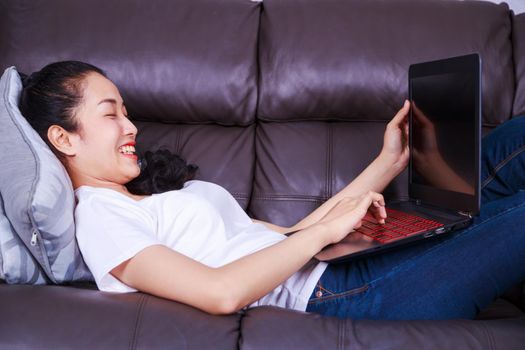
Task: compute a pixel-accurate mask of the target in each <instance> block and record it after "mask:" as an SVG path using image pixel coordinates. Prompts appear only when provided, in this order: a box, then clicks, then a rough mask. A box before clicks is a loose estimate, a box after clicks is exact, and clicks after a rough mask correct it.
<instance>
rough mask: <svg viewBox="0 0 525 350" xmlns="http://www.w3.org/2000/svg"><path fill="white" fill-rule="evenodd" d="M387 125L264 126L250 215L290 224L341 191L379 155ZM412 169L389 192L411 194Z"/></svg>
mask: <svg viewBox="0 0 525 350" xmlns="http://www.w3.org/2000/svg"><path fill="white" fill-rule="evenodd" d="M385 127H386V123H384V122H357V121H356V122H322V121H308V122H290V123H273V122H260V123H259V124H258V126H257V131H256V139H255V144H256V147H255V149H256V152H257V155H256V165H255V182H254V189H253V195H252V199H251V203H250V212H251V213H252V214H253V216H255V217H257V218H260V219H262V220H270V221H271V222H273V223H276V224H280V225H285V226H290V225H293V224H295V223H297V222H298V221H299V220H301V219H302V218H303V217H305V216H306V215H307V214H309V213H310V212H311V211H312V210H314V209H315V208H317V207H318V206H319V205H321V204H322V203H323V202H324V201H325V200H327V199H328V198H330V197H331V196H332V195H334V194H335V193H337V192H338V191H340V190H341V189H342V188H343V187H345V186H346V184H348V183H349V182H350V181H351V180H352V179H353V178H355V177H356V176H357V175H359V173H360V172H361V171H363V170H364V169H365V168H366V167H367V165H368V164H370V162H371V161H372V160H374V158H375V157H376V156H377V155H378V154H379V152H380V151H381V147H382V144H383V133H384V130H385ZM407 176H408V171H404V172H403V173H401V174H400V175H399V176H398V177H397V178H396V179H395V180H394V181H393V182H392V183H391V184H390V185H389V186H388V187H387V188H386V189H385V191H384V195H385V199H387V200H388V199H393V198H403V197H406V196H407V181H408V180H407Z"/></svg>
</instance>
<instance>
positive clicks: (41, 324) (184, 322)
mask: <svg viewBox="0 0 525 350" xmlns="http://www.w3.org/2000/svg"><path fill="white" fill-rule="evenodd" d="M0 310H2V319H3V320H4V321H5V322H4V321H2V326H1V327H0V348H1V349H13V348H17V349H41V350H47V349H49V350H55V349H76V350H82V349H86V350H88V349H89V350H92V349H137V350H139V349H144V350H146V349H147V350H154V349H162V350H164V349H236V348H237V338H238V336H239V330H238V328H239V319H240V314H232V315H227V316H213V315H209V314H207V313H205V312H202V311H200V310H197V309H195V308H192V307H190V306H187V305H183V304H180V303H176V302H173V301H170V300H167V299H162V298H157V297H154V296H151V295H148V294H143V293H126V294H113V293H105V292H100V291H96V290H90V289H84V288H75V287H64V286H27V285H6V284H3V285H2V284H0ZM28 315H30V316H28Z"/></svg>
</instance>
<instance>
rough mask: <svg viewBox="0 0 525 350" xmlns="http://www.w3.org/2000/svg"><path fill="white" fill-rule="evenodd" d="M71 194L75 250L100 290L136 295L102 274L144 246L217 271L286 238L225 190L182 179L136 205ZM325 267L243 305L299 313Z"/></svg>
mask: <svg viewBox="0 0 525 350" xmlns="http://www.w3.org/2000/svg"><path fill="white" fill-rule="evenodd" d="M75 196H76V197H77V199H78V204H77V206H76V209H75V225H76V236H77V240H78V244H79V247H80V251H81V252H82V256H83V257H84V260H85V262H86V264H87V266H88V267H89V269H90V270H91V272H92V274H93V276H94V277H95V282H96V283H97V286H98V288H99V289H100V290H103V291H108V292H117V293H126V292H135V291H137V290H136V289H134V288H131V287H129V286H128V285H126V284H124V283H122V282H121V281H119V280H118V279H117V278H115V277H113V275H111V274H110V273H109V272H110V271H111V270H112V269H113V268H114V267H116V266H118V265H120V264H121V263H122V262H124V261H126V260H128V259H130V258H132V257H133V256H134V255H135V254H137V253H138V252H140V251H141V250H143V249H144V248H146V247H148V246H151V245H155V244H162V245H165V246H167V247H169V248H171V249H173V250H175V251H177V252H179V253H182V254H184V255H186V256H188V257H190V258H192V259H195V260H197V261H199V262H201V263H203V264H205V265H208V266H210V267H219V266H222V265H225V264H227V263H229V262H232V261H234V260H237V259H239V258H241V257H243V256H245V255H248V254H251V253H253V252H256V251H258V250H260V249H263V248H265V247H267V246H270V245H272V244H275V243H277V242H279V241H281V240H283V239H286V236H284V235H283V234H280V233H278V232H275V231H273V230H270V229H269V228H267V227H266V226H265V225H263V224H258V223H254V222H253V221H252V220H251V219H250V218H249V217H248V215H247V214H246V213H245V212H244V210H243V209H242V208H241V206H240V205H239V204H238V203H237V201H236V200H235V198H234V197H233V196H232V195H231V194H230V193H229V192H228V191H227V190H226V189H224V188H223V187H221V186H219V185H217V184H213V183H211V182H206V181H200V180H191V181H187V182H186V183H185V184H184V186H183V188H182V189H180V190H174V191H168V192H164V193H160V194H153V195H151V196H149V197H146V198H144V199H142V200H139V201H136V200H134V199H132V198H130V197H128V196H126V195H124V194H122V193H120V192H117V191H114V190H111V189H107V188H99V187H90V186H80V187H79V188H77V189H76V190H75ZM326 266H327V263H324V262H318V261H316V260H314V259H312V260H310V261H309V262H308V263H307V264H306V265H305V266H304V267H303V268H301V269H300V270H299V271H297V272H296V273H295V274H293V275H292V276H291V277H290V278H288V279H287V280H286V281H285V282H284V283H283V284H281V285H279V286H278V287H277V288H275V289H274V290H273V291H271V292H270V293H268V294H267V295H265V296H264V297H262V298H261V299H259V300H258V301H256V302H254V303H252V304H250V305H249V306H248V307H254V306H259V305H275V306H280V307H284V308H288V309H295V310H301V311H305V310H306V306H307V303H308V299H309V297H310V295H311V293H312V291H313V289H314V287H315V285H316V283H317V281H318V280H319V278H320V277H321V275H322V273H323V272H324V270H325V269H326ZM261 268H262V269H263V268H264V266H261ZM239 283H242V281H239Z"/></svg>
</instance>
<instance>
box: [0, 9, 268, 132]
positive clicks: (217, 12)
mask: <svg viewBox="0 0 525 350" xmlns="http://www.w3.org/2000/svg"><path fill="white" fill-rule="evenodd" d="M259 12H260V9H259V4H258V3H256V2H252V1H245V0H228V1H220V2H218V1H214V0H192V1H184V0H175V1H174V0H153V1H148V3H147V5H144V2H143V1H141V0H129V1H125V2H122V1H106V0H90V1H63V0H50V1H47V0H46V1H42V0H6V1H1V2H0V52H1V53H2V54H1V55H0V69H1V70H2V71H3V70H4V69H5V68H6V67H8V66H11V65H16V67H17V68H18V70H19V71H22V72H25V73H30V72H33V71H35V70H38V69H40V68H41V67H43V66H44V65H46V64H48V63H51V62H53V61H59V60H68V59H76V60H81V61H87V62H89V63H92V64H95V65H97V66H99V67H100V68H102V69H103V70H105V71H106V72H107V73H108V75H109V77H110V78H111V79H112V80H113V81H114V82H115V83H116V85H117V86H118V87H119V89H120V91H121V94H122V95H123V98H124V101H125V103H126V105H127V107H128V111H129V112H130V113H131V115H132V116H133V117H134V118H135V119H140V120H150V121H168V122H174V121H184V122H188V123H210V122H217V123H221V124H225V125H247V124H250V123H253V121H254V117H255V104H256V99H257V91H256V87H257V86H256V84H257V82H256V74H257V67H256V56H255V55H256V46H257V31H258V24H259ZM94 38H96V39H95V40H94Z"/></svg>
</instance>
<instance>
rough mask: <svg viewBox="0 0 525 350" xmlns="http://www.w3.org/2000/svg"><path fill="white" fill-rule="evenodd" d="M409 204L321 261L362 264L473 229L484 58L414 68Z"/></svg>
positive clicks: (369, 222) (396, 204)
mask: <svg viewBox="0 0 525 350" xmlns="http://www.w3.org/2000/svg"><path fill="white" fill-rule="evenodd" d="M408 79H409V89H408V90H409V100H410V104H411V107H410V115H409V148H410V159H409V165H408V192H409V198H408V199H404V200H397V201H392V202H387V203H386V206H385V208H386V212H387V218H386V222H385V224H383V225H381V224H378V223H377V221H376V220H375V219H374V218H373V216H372V215H371V214H370V213H368V214H366V216H365V217H364V219H363V220H362V226H361V227H360V228H358V229H355V230H354V231H352V232H350V233H349V234H348V236H346V237H345V238H344V239H343V240H342V241H340V242H338V243H335V244H332V245H329V246H327V247H325V248H324V249H323V250H322V251H321V252H319V253H318V254H317V255H316V256H315V257H316V258H317V259H318V260H321V261H326V262H329V263H339V262H346V261H351V260H354V259H358V258H359V259H360V258H363V257H365V256H369V255H372V254H378V253H380V252H383V251H387V250H392V249H397V248H399V247H403V246H405V245H407V244H413V243H415V242H418V241H422V240H425V239H431V238H432V239H433V238H435V237H440V236H443V235H446V234H449V233H450V232H453V231H456V230H459V229H462V228H464V227H467V226H469V225H470V224H471V223H472V217H473V216H474V215H476V214H478V213H479V208H480V153H481V59H480V57H479V55H478V54H470V55H465V56H459V57H452V58H447V59H441V60H436V61H431V62H423V63H417V64H412V65H411V66H410V68H409V74H408Z"/></svg>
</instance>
